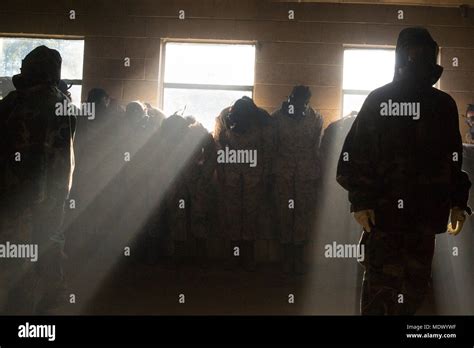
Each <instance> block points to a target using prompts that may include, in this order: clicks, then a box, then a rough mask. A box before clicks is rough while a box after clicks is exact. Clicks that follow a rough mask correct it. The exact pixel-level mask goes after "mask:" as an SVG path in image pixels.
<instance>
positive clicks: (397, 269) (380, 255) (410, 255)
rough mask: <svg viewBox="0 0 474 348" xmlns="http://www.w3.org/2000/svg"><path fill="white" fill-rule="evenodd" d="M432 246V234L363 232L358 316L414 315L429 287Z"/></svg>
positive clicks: (412, 230)
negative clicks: (360, 292) (362, 275)
mask: <svg viewBox="0 0 474 348" xmlns="http://www.w3.org/2000/svg"><path fill="white" fill-rule="evenodd" d="M434 245H435V233H434V232H433V231H426V230H425V231H423V230H422V229H419V230H416V229H415V230H414V229H408V228H407V229H403V230H398V231H396V232H394V231H390V232H388V231H383V230H380V229H377V228H375V229H374V230H372V232H370V233H367V232H365V231H364V232H363V233H362V237H361V240H360V246H361V247H362V246H363V248H364V258H363V260H361V261H360V262H361V264H362V265H363V266H364V268H365V273H364V278H363V282H362V294H361V301H360V302H361V303H360V306H361V314H362V315H414V314H415V313H416V311H417V310H418V309H419V307H420V306H421V305H422V303H423V300H424V298H425V296H426V293H427V290H428V288H429V283H430V279H431V263H432V259H433V253H434Z"/></svg>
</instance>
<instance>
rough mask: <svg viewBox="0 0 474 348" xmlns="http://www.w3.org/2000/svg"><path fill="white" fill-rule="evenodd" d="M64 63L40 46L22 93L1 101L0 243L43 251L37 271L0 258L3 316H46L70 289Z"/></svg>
mask: <svg viewBox="0 0 474 348" xmlns="http://www.w3.org/2000/svg"><path fill="white" fill-rule="evenodd" d="M61 62H62V60H61V56H60V54H59V52H57V51H55V50H51V49H49V48H47V47H45V46H40V47H37V48H35V49H34V50H33V51H31V52H30V53H29V54H28V55H27V56H26V57H25V58H24V60H23V62H22V67H21V74H19V75H15V76H14V77H13V83H14V85H15V87H16V90H15V91H13V92H11V93H10V94H9V95H8V96H7V97H6V98H5V99H4V100H2V101H1V102H0V119H1V120H2V123H3V124H2V132H3V134H2V140H3V146H2V153H1V156H0V157H1V160H2V164H1V168H2V178H1V179H2V182H1V186H0V191H1V202H0V204H1V222H2V229H1V234H0V235H1V241H2V243H4V242H6V241H10V242H18V243H33V244H37V245H38V261H37V262H36V263H35V264H34V266H33V267H25V262H24V261H21V260H8V262H5V265H4V261H5V260H4V259H2V260H0V262H1V263H2V265H1V267H0V273H1V278H2V291H3V292H4V294H3V298H2V299H1V301H2V302H3V303H0V306H1V307H2V308H1V309H0V311H2V313H4V312H7V313H18V312H23V313H24V312H25V311H26V312H27V313H29V314H31V313H32V312H33V313H44V312H46V311H47V310H48V309H50V308H51V307H52V306H53V305H54V304H55V302H56V301H57V300H58V296H59V295H60V292H61V290H62V289H63V285H64V283H63V275H62V268H61V255H62V249H63V246H64V233H63V228H62V227H63V226H62V221H63V213H64V203H65V200H66V198H67V197H68V193H69V190H70V188H71V183H72V172H73V166H74V158H73V135H74V130H75V118H74V117H70V116H67V115H58V114H57V113H56V111H57V108H56V105H57V103H63V101H65V100H67V97H66V96H65V95H64V94H63V93H61V91H60V90H59V89H58V84H59V81H60V75H61ZM28 262H29V261H28ZM27 266H28V265H27ZM5 302H6V303H5Z"/></svg>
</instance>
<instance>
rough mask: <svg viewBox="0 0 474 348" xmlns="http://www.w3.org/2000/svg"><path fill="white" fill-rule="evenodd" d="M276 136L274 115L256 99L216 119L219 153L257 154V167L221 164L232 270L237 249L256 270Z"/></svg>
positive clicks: (250, 268)
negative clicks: (257, 240) (226, 151)
mask: <svg viewBox="0 0 474 348" xmlns="http://www.w3.org/2000/svg"><path fill="white" fill-rule="evenodd" d="M271 137H272V134H271V119H270V115H269V114H268V113H267V112H266V111H265V110H263V109H261V108H258V107H257V106H256V105H255V103H254V102H253V100H252V99H250V98H248V97H243V98H242V99H239V100H237V101H236V102H235V103H234V105H233V106H232V107H228V108H226V109H224V110H223V111H222V112H221V114H220V115H219V116H218V117H217V119H216V126H215V130H214V139H215V141H216V146H217V149H218V151H225V150H226V148H227V149H228V150H249V151H253V150H256V153H257V164H256V166H255V167H251V166H250V165H249V163H218V164H217V176H218V181H219V186H220V195H219V196H220V199H221V202H220V206H221V207H222V209H223V210H224V211H223V212H222V216H223V219H224V221H223V223H224V226H223V228H224V230H225V233H226V234H227V238H228V240H230V242H231V250H229V252H228V258H229V260H231V261H230V263H229V267H230V268H234V267H235V266H237V264H238V260H239V259H240V258H239V257H236V254H235V250H236V249H235V248H238V250H241V254H240V252H239V256H243V265H244V268H245V269H246V270H248V271H253V270H255V268H256V262H255V255H254V247H255V246H254V245H255V240H256V238H257V237H258V230H259V226H260V225H259V221H260V219H259V218H260V215H261V214H263V213H264V212H263V211H262V210H263V209H262V207H264V192H265V185H266V179H267V178H268V177H269V174H270V164H271V150H272V138H271Z"/></svg>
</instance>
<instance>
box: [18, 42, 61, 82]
mask: <svg viewBox="0 0 474 348" xmlns="http://www.w3.org/2000/svg"><path fill="white" fill-rule="evenodd" d="M61 64H62V58H61V55H60V54H59V52H58V51H56V50H53V49H50V48H48V47H46V46H38V47H36V48H35V49H34V50H32V51H31V52H30V53H28V54H27V55H26V56H25V58H24V59H23V60H22V62H21V73H20V74H18V75H15V76H13V84H14V85H15V87H16V88H17V89H23V88H28V87H32V86H36V85H39V84H50V85H55V86H58V85H59V82H60V80H61Z"/></svg>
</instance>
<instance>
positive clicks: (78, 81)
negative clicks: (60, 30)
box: [0, 33, 86, 102]
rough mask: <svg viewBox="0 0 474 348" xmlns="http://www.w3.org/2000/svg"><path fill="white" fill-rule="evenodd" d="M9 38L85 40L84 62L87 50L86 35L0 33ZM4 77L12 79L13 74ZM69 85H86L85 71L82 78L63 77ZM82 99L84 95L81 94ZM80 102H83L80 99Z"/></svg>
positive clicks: (0, 37) (0, 36) (2, 36)
mask: <svg viewBox="0 0 474 348" xmlns="http://www.w3.org/2000/svg"><path fill="white" fill-rule="evenodd" d="M3 38H9V39H45V40H71V41H72V40H74V41H76V40H77V41H79V40H80V41H83V42H84V52H83V53H82V59H83V62H82V63H83V64H84V57H85V52H86V49H85V47H86V38H85V36H78V35H54V34H51V35H48V34H25V33H0V39H3ZM2 77H9V78H10V79H11V78H12V76H2ZM62 80H63V81H64V82H65V83H66V84H67V85H68V87H69V86H71V87H72V86H81V88H82V87H83V86H84V71H83V72H82V79H62ZM83 92H84V91H82V93H81V94H83ZM81 99H82V96H81ZM79 102H82V100H80V101H79Z"/></svg>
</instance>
